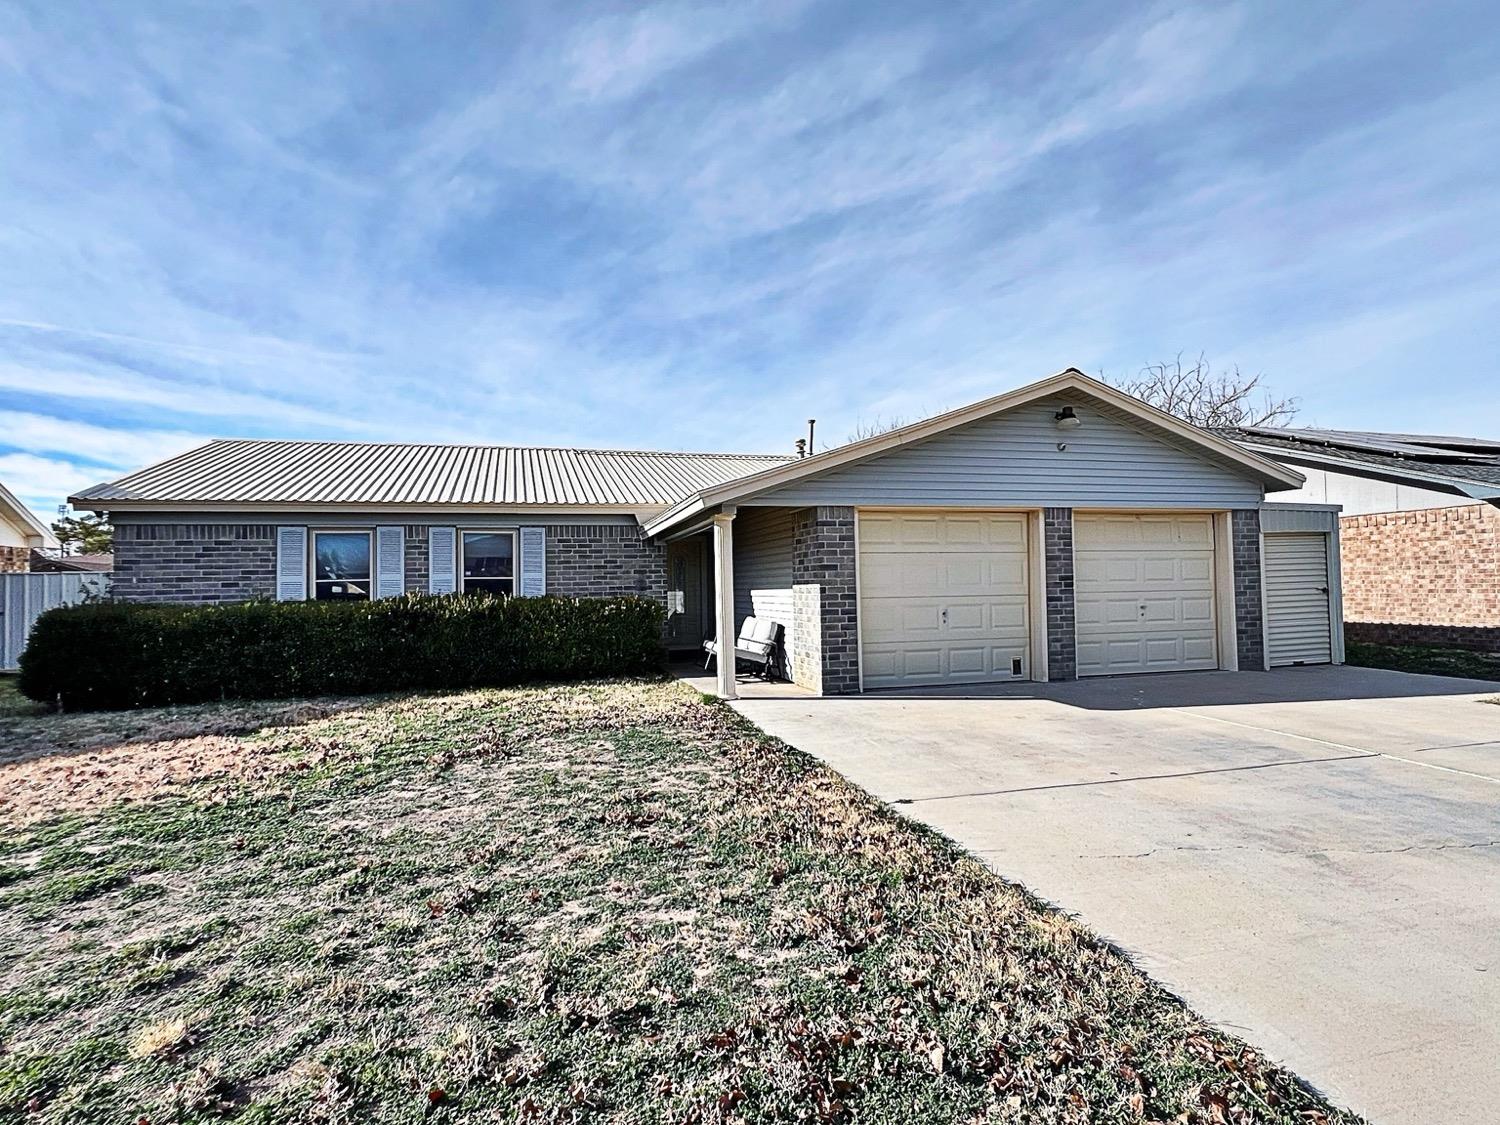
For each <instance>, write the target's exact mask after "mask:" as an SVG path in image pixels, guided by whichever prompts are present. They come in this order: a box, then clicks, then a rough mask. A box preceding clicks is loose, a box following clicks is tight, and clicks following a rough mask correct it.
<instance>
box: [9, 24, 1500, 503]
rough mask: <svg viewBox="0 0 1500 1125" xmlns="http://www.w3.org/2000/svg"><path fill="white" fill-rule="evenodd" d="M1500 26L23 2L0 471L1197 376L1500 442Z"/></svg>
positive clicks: (509, 436)
mask: <svg viewBox="0 0 1500 1125" xmlns="http://www.w3.org/2000/svg"><path fill="white" fill-rule="evenodd" d="M1497 189H1500V8H1496V7H1495V6H1494V5H1493V4H1484V3H1474V4H1471V5H1467V6H1465V5H1456V4H1455V5H1448V4H1430V5H1416V4H1411V3H1409V2H1406V0H1403V2H1400V3H1378V2H1377V3H1368V2H1367V3H1361V4H1357V5H1355V4H1318V3H1314V4H1269V3H1258V4H1222V5H1221V4H1163V5H1139V6H1136V5H1126V4H1120V3H1087V2H1083V3H1074V4H1068V5H1058V4H1053V3H972V4H971V3H946V4H930V5H912V4H900V3H883V2H872V0H857V2H843V0H767V2H762V3H756V4H743V3H727V4H718V5H716V4H689V3H659V4H649V5H637V4H616V5H608V4H601V5H587V4H582V3H565V4H559V3H555V2H542V3H526V2H524V0H507V2H506V3H503V4H497V3H493V2H490V0H483V2H475V3H430V4H416V3H400V2H396V0H390V2H378V0H369V2H366V3H356V2H353V0H351V2H348V3H341V4H331V3H329V4H317V3H309V2H306V0H296V2H287V3H276V2H274V0H259V2H257V3H254V4H245V5H240V4H233V3H228V2H225V3H211V4H204V3H192V4H186V3H184V4H177V3H170V2H165V0H152V2H150V3H140V4H84V3H77V2H68V0H47V2H45V3H35V4H32V3H25V2H22V3H19V4H18V3H11V4H7V5H5V7H4V9H3V10H0V480H3V481H5V482H6V483H7V484H9V485H10V486H11V488H12V489H13V490H14V491H15V492H16V493H18V494H19V495H20V496H22V497H23V498H24V499H26V500H27V501H28V502H29V503H31V504H32V505H33V506H34V507H35V508H36V509H37V510H38V511H39V512H41V513H43V514H44V515H50V513H51V510H52V508H53V507H54V506H55V505H56V503H57V502H58V500H59V499H60V498H61V497H62V496H64V495H65V494H66V493H67V492H68V491H69V490H70V489H74V488H77V487H80V486H83V485H86V484H89V483H92V482H94V481H97V480H101V479H106V478H108V477H110V476H113V475H117V474H118V473H119V472H120V471H123V470H126V469H129V468H132V467H135V466H138V465H140V464H143V463H146V462H149V461H151V460H154V459H157V458H159V457H162V456H165V455H167V454H170V453H172V452H175V451H177V450H179V449H182V448H185V447H187V446H190V445H192V444H194V443H196V442H198V441H201V440H203V439H205V438H208V437H215V436H231V435H251V436H278V437H330V438H339V437H342V438H360V439H365V438H370V439H423V440H439V441H442V440H454V441H478V442H499V443H536V444H559V445H604V446H612V447H630V448H666V449H735V450H762V449H772V450H782V449H788V450H789V449H790V446H791V442H792V440H793V439H794V438H795V437H796V436H798V434H799V433H800V432H801V430H802V428H803V424H804V422H803V420H804V419H806V418H808V417H810V416H816V417H817V418H818V419H819V426H820V436H825V435H826V436H827V437H828V438H830V439H841V438H843V437H844V436H845V435H847V433H848V432H849V431H850V429H851V428H852V427H853V426H854V425H855V424H856V422H858V421H859V420H860V419H871V418H874V417H876V416H880V417H886V418H889V417H892V416H907V417H910V416H914V415H918V414H921V413H924V412H930V411H934V410H938V409H942V408H946V407H951V406H956V405H959V404H962V403H964V402H967V401H970V400H972V399H975V398H979V397H982V396H984V395H988V394H992V393H996V392H998V391H1001V390H1004V389H1006V388H1009V387H1013V386H1016V385H1019V384H1021V383H1025V382H1030V381H1032V380H1034V379H1037V378H1040V377H1042V376H1044V375H1047V374H1050V373H1052V372H1053V371H1056V370H1058V369H1060V368H1062V367H1066V366H1069V365H1076V366H1079V367H1082V368H1083V369H1084V370H1087V371H1090V372H1094V373H1097V372H1099V371H1101V370H1102V371H1104V372H1105V373H1107V374H1112V375H1125V374H1129V373H1132V372H1134V371H1135V370H1136V369H1137V368H1139V367H1140V366H1141V365H1142V364H1143V363H1145V362H1148V361H1150V360H1153V359H1157V358H1160V357H1164V356H1169V355H1171V354H1173V353H1175V352H1177V351H1178V350H1187V351H1189V352H1198V351H1200V350H1201V351H1204V352H1206V353H1208V355H1209V356H1210V357H1212V358H1213V359H1215V360H1217V361H1218V362H1220V363H1223V364H1229V363H1238V364H1239V365H1241V367H1243V368H1247V369H1250V370H1256V371H1263V372H1265V374H1266V376H1267V378H1268V380H1269V381H1270V382H1271V384H1272V385H1273V386H1274V388H1275V389H1276V390H1277V391H1279V392H1281V393H1284V394H1295V395H1298V396H1300V397H1301V399H1302V405H1303V414H1302V418H1301V421H1303V422H1304V423H1307V424H1322V425H1337V426H1348V427H1365V428H1372V429H1382V428H1384V429H1424V430H1432V431H1439V432H1463V433H1479V434H1482V435H1487V436H1490V437H1500V361H1497V355H1500V238H1497V235H1500V190H1497Z"/></svg>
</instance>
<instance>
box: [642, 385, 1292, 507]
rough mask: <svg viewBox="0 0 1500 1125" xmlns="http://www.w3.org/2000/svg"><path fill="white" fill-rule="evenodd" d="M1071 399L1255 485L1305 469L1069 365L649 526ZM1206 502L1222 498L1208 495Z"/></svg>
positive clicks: (710, 497) (704, 496)
mask: <svg viewBox="0 0 1500 1125" xmlns="http://www.w3.org/2000/svg"><path fill="white" fill-rule="evenodd" d="M1069 396H1072V397H1071V398H1070V397H1069ZM1065 398H1067V399H1068V400H1069V401H1084V400H1087V401H1088V402H1090V403H1091V404H1093V405H1094V407H1095V408H1096V409H1098V410H1099V411H1101V413H1105V414H1107V415H1108V417H1109V418H1110V419H1111V420H1112V421H1113V422H1115V423H1118V424H1120V425H1123V426H1127V427H1131V428H1135V429H1138V430H1140V431H1142V432H1144V433H1146V434H1148V435H1150V437H1151V439H1152V440H1153V441H1155V442H1157V443H1159V444H1160V445H1162V446H1164V447H1169V448H1171V449H1173V450H1176V451H1178V452H1180V453H1183V454H1186V455H1188V456H1190V457H1192V458H1194V459H1196V461H1198V462H1204V461H1207V462H1209V463H1211V464H1213V465H1216V466H1219V467H1220V468H1221V469H1222V471H1223V472H1224V473H1225V474H1228V475H1231V476H1234V477H1236V478H1238V479H1240V480H1243V481H1248V482H1252V483H1253V485H1254V486H1255V487H1256V488H1257V489H1258V488H1261V487H1265V488H1271V489H1285V488H1296V487H1298V486H1300V485H1301V484H1302V476H1301V474H1299V473H1297V472H1296V471H1294V470H1291V469H1288V468H1286V467H1285V466H1282V465H1278V464H1276V463H1275V462H1274V461H1271V460H1269V459H1267V458H1265V457H1261V456H1259V455H1257V454H1254V453H1251V452H1249V451H1248V450H1245V449H1243V448H1241V447H1240V446H1238V445H1236V444H1235V443H1234V442H1232V441H1229V440H1227V439H1225V438H1223V437H1220V436H1218V435H1216V434H1212V433H1210V432H1208V431H1206V430H1202V429H1199V428H1198V427H1196V426H1192V425H1190V424H1188V423H1186V422H1183V421H1181V420H1180V419H1178V418H1174V417H1172V416H1171V415H1169V414H1166V413H1164V412H1163V411H1160V410H1157V409H1156V408H1154V407H1151V406H1148V405H1147V404H1145V403H1143V402H1141V401H1140V400H1138V399H1134V398H1132V397H1130V396H1129V395H1126V394H1124V393H1123V392H1121V391H1118V390H1116V389H1115V388H1113V387H1110V386H1108V385H1106V384H1104V383H1101V382H1099V381H1098V380H1096V379H1091V378H1090V377H1089V376H1087V375H1085V374H1083V373H1082V372H1081V371H1078V370H1077V369H1076V368H1069V369H1068V370H1066V371H1063V372H1061V373H1059V374H1057V375H1054V376H1052V377H1051V378H1049V379H1043V380H1041V381H1040V382H1037V383H1032V384H1030V385H1028V386H1025V387H1021V388H1019V389H1017V390H1014V391H1009V392H1007V393H1005V394H1002V395H996V396H995V397H993V398H989V399H985V400H983V401H982V402H977V403H974V404H972V405H970V406H966V407H962V408H960V409H958V410H953V411H949V412H948V413H946V414H942V415H939V416H937V417H935V418H929V419H926V420H925V421H922V422H918V423H915V424H913V425H910V426H903V427H901V428H900V429H897V430H892V431H890V432H889V433H885V434H879V435H877V436H875V437H872V438H867V439H865V440H864V441H859V442H854V443H851V444H849V445H845V446H841V447H839V448H838V449H834V450H830V451H828V452H826V453H820V454H818V455H817V456H815V457H807V458H803V459H801V460H797V461H792V462H790V463H788V464H785V465H778V466H775V467H773V468H771V469H768V470H766V471H764V472H762V473H759V474H757V475H755V476H752V477H747V478H745V479H743V480H738V481H732V482H729V483H727V484H724V485H721V486H718V487H715V488H710V489H704V490H701V491H700V492H698V493H696V494H694V495H693V496H690V497H687V498H685V499H684V500H682V501H680V502H679V503H678V504H676V505H674V506H673V507H672V508H671V509H669V510H668V511H666V512H664V513H662V514H661V515H660V516H658V517H656V518H655V519H654V520H652V521H650V522H648V524H647V531H648V532H650V533H652V534H660V533H662V532H664V531H667V530H669V529H670V528H671V527H673V526H675V525H676V524H678V523H680V522H681V521H683V520H685V519H690V518H692V516H693V515H694V514H695V513H697V512H700V511H703V510H704V509H706V508H711V507H715V506H717V505H720V504H731V503H733V504H740V503H755V502H756V501H757V498H759V500H760V502H769V501H770V498H773V497H777V496H784V497H786V498H787V502H789V503H790V502H797V501H796V498H799V497H801V498H802V502H809V501H807V500H806V497H807V496H808V495H810V494H809V493H807V492H806V491H805V490H804V489H802V488H801V487H800V484H799V482H806V481H809V480H811V479H812V478H817V477H822V476H832V474H834V473H838V472H844V471H847V470H848V469H849V468H850V467H852V466H856V465H860V464H863V463H868V462H871V461H873V460H875V459H877V458H888V457H892V456H894V455H896V454H898V453H904V452H905V451H908V450H914V449H916V448H918V447H920V446H921V445H922V444H923V443H926V442H929V441H931V440H932V439H934V438H937V437H939V436H940V435H945V434H952V433H954V432H955V431H959V430H961V429H963V428H965V427H970V426H973V425H975V424H976V423H980V422H983V421H985V420H987V419H993V418H996V417H998V416H1000V415H1002V414H1005V413H1007V412H1011V411H1017V410H1019V409H1020V408H1022V407H1025V406H1027V405H1028V404H1035V403H1040V402H1045V401H1047V400H1053V399H1056V400H1058V401H1062V400H1063V399H1065ZM1073 434H1078V435H1080V440H1081V435H1082V430H1081V429H1080V430H1063V429H1057V428H1056V427H1055V426H1050V425H1049V427H1048V429H1047V433H1046V437H1047V444H1048V446H1049V447H1053V448H1055V445H1056V443H1057V442H1059V441H1061V442H1064V443H1067V442H1068V441H1069V440H1071V439H1070V435H1073ZM1099 469H1101V470H1102V471H1105V472H1107V471H1108V468H1107V465H1105V464H1101V465H1100V466H1099ZM845 502H847V503H877V502H879V501H877V500H872V499H852V500H846V501H845ZM890 502H892V503H895V502H896V501H895V500H891V501H890ZM968 502H970V503H976V504H977V503H1001V502H1002V501H1001V500H1000V499H999V498H998V497H994V496H991V497H988V498H985V497H978V496H976V497H974V498H973V499H971V500H970V501H968ZM1011 502H1014V503H1017V504H1021V503H1025V504H1031V503H1038V502H1045V501H1038V500H1035V499H1025V500H1022V499H1020V498H1019V497H1018V498H1016V499H1014V500H1013V501H1011ZM1056 502H1057V503H1065V502H1066V498H1065V497H1064V496H1063V495H1059V496H1058V497H1057V500H1056ZM1204 502H1205V503H1209V502H1216V503H1217V502H1220V501H1216V500H1212V498H1211V497H1209V496H1205V499H1204Z"/></svg>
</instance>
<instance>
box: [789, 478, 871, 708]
mask: <svg viewBox="0 0 1500 1125" xmlns="http://www.w3.org/2000/svg"><path fill="white" fill-rule="evenodd" d="M854 521H855V515H854V509H853V508H844V507H837V508H835V507H822V508H804V509H803V510H801V511H800V512H798V513H797V523H796V528H795V532H794V538H793V542H792V590H793V599H794V603H793V604H794V608H795V607H796V606H798V605H800V606H802V607H803V611H804V613H806V614H807V616H812V614H811V612H810V611H811V609H812V606H813V604H814V602H815V601H816V604H817V607H818V608H817V621H818V623H819V625H818V628H817V629H816V630H813V631H811V633H810V634H809V633H804V632H803V631H801V629H800V626H801V621H798V622H797V624H798V626H799V631H798V633H797V649H798V664H799V665H803V666H804V667H805V665H806V663H807V662H808V661H810V660H814V659H816V660H817V662H818V674H817V683H816V684H813V683H804V686H806V687H811V688H813V690H815V691H819V692H820V693H821V694H823V695H848V694H851V693H853V692H857V691H859V592H858V591H857V590H856V589H855V579H854V561H855V559H854V556H855V547H854ZM798 616H801V615H798ZM814 645H816V648H814ZM804 647H806V649H807V651H806V653H805V654H804V653H802V651H801V650H802V649H803V648H804ZM793 671H794V674H796V671H797V670H796V669H794V670H793ZM806 679H808V680H811V679H812V677H811V676H806ZM798 682H799V683H803V680H799V681H798Z"/></svg>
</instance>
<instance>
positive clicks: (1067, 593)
mask: <svg viewBox="0 0 1500 1125" xmlns="http://www.w3.org/2000/svg"><path fill="white" fill-rule="evenodd" d="M1042 540H1043V542H1042V553H1043V555H1044V557H1045V559H1046V567H1047V573H1046V579H1047V583H1046V585H1047V679H1049V680H1076V679H1077V678H1078V634H1077V626H1076V624H1075V620H1074V600H1073V593H1074V590H1073V509H1072V508H1044V509H1043V510H1042Z"/></svg>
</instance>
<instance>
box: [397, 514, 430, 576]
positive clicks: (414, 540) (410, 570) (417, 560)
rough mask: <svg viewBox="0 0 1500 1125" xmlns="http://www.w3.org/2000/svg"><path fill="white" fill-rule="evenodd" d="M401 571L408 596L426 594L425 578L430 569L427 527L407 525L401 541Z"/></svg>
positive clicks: (424, 525)
mask: <svg viewBox="0 0 1500 1125" xmlns="http://www.w3.org/2000/svg"><path fill="white" fill-rule="evenodd" d="M401 546H402V552H401V555H402V569H403V572H404V575H405V580H406V592H407V593H408V594H425V593H427V578H428V576H429V575H430V574H431V572H432V571H431V568H430V567H429V566H428V565H427V525H426V524H425V523H418V524H408V525H407V526H406V535H405V537H404V538H403V539H402V541H401Z"/></svg>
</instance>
